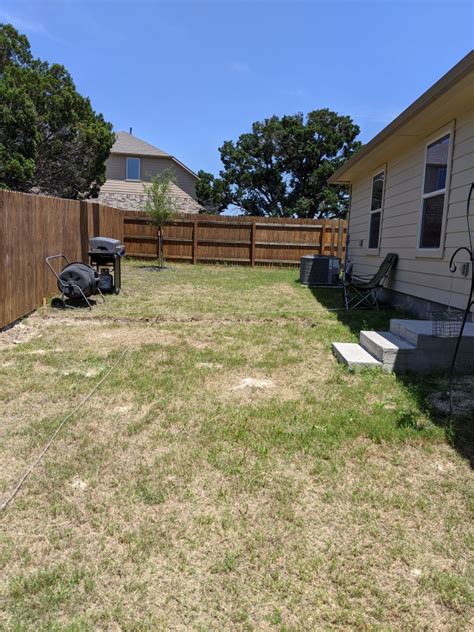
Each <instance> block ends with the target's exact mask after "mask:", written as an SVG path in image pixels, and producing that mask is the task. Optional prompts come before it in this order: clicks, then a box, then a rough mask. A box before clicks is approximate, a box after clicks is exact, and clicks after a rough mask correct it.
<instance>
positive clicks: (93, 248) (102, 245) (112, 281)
mask: <svg viewBox="0 0 474 632" xmlns="http://www.w3.org/2000/svg"><path fill="white" fill-rule="evenodd" d="M87 254H88V255H89V260H90V264H91V266H92V267H95V269H96V270H97V273H98V274H99V289H100V290H101V291H102V292H115V294H118V293H119V292H120V288H121V286H122V273H121V265H120V262H121V259H122V257H124V256H125V246H124V245H123V244H122V243H121V242H120V241H119V240H118V239H112V238H111V237H93V238H92V239H91V240H90V241H89V252H88V253H87ZM111 272H112V274H111Z"/></svg>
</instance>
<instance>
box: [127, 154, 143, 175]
mask: <svg viewBox="0 0 474 632" xmlns="http://www.w3.org/2000/svg"><path fill="white" fill-rule="evenodd" d="M126 179H127V180H140V158H127V175H126Z"/></svg>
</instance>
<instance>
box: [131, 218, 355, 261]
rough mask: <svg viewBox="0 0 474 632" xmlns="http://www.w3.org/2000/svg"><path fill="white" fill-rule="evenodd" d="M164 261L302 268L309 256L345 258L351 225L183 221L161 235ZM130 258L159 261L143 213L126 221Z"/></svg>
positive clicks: (269, 220) (304, 221)
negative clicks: (299, 266) (301, 262)
mask: <svg viewBox="0 0 474 632" xmlns="http://www.w3.org/2000/svg"><path fill="white" fill-rule="evenodd" d="M163 235H164V237H163V244H164V256H165V259H168V260H170V261H189V262H191V263H198V262H203V263H206V262H208V263H212V262H216V263H217V262H222V263H238V264H246V265H251V266H255V265H298V264H299V262H300V258H301V257H302V256H304V255H307V254H317V255H333V256H336V257H340V258H341V259H343V258H344V256H345V247H346V237H347V222H346V221H345V220H327V219H326V220H314V219H289V218H261V217H243V218H242V217H228V216H214V215H196V216H191V217H190V216H189V215H188V216H185V215H180V216H179V217H177V218H176V219H175V220H174V221H172V222H170V223H169V224H167V225H166V226H165V228H164V230H163ZM124 240H125V245H126V248H127V254H128V255H129V256H130V257H137V258H144V259H155V258H156V256H157V242H158V238H157V235H156V228H155V227H154V226H153V224H152V223H151V222H150V219H149V217H147V215H146V214H145V213H141V212H134V213H133V215H132V214H126V215H125V218H124Z"/></svg>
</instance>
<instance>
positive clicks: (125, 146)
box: [111, 132, 172, 158]
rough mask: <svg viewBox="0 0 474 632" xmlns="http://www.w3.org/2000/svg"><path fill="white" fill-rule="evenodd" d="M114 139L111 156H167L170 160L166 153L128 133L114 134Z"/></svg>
mask: <svg viewBox="0 0 474 632" xmlns="http://www.w3.org/2000/svg"><path fill="white" fill-rule="evenodd" d="M115 139H116V140H115V143H114V144H113V145H112V149H111V153H112V154H138V155H140V156H167V157H168V158H172V156H171V155H170V154H168V153H166V151H163V150H162V149H159V148H158V147H154V146H153V145H150V143H146V142H145V141H144V140H141V138H137V137H136V136H133V134H129V133H128V132H115Z"/></svg>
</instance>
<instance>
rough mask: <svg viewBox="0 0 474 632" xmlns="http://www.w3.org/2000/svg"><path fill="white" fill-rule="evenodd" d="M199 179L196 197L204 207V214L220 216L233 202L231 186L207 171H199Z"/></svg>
mask: <svg viewBox="0 0 474 632" xmlns="http://www.w3.org/2000/svg"><path fill="white" fill-rule="evenodd" d="M198 177H199V180H198V182H197V183H196V196H197V199H198V202H199V203H200V204H201V206H202V207H203V211H202V212H203V213H209V214H210V215H218V214H219V213H220V212H221V211H223V210H224V209H225V208H227V206H229V204H230V203H231V202H232V196H231V194H230V188H229V186H228V185H227V183H226V182H225V181H224V180H223V179H222V178H216V177H214V176H213V175H212V173H207V172H206V171H202V170H201V171H198Z"/></svg>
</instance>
